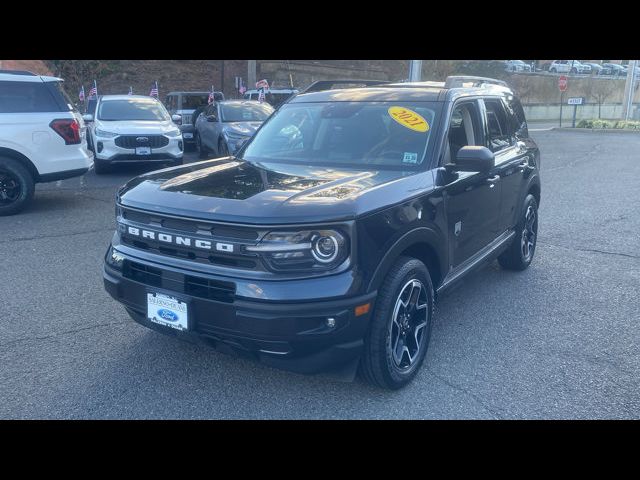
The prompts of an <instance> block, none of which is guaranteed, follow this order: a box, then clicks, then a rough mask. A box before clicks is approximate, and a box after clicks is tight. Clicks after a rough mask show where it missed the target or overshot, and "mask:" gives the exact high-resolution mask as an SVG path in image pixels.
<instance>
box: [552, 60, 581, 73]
mask: <svg viewBox="0 0 640 480" xmlns="http://www.w3.org/2000/svg"><path fill="white" fill-rule="evenodd" d="M549 71H550V72H551V73H584V74H590V73H591V65H587V64H584V63H580V62H579V61H578V60H554V61H553V62H551V65H549Z"/></svg>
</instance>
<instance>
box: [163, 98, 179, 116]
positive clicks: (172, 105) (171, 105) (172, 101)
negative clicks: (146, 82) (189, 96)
mask: <svg viewBox="0 0 640 480" xmlns="http://www.w3.org/2000/svg"><path fill="white" fill-rule="evenodd" d="M177 99H178V97H176V96H175V95H168V96H167V99H166V101H165V102H164V104H165V106H166V107H167V110H169V111H170V112H171V111H173V110H176V100H177Z"/></svg>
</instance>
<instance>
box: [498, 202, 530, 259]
mask: <svg viewBox="0 0 640 480" xmlns="http://www.w3.org/2000/svg"><path fill="white" fill-rule="evenodd" d="M537 238H538V202H537V201H536V198H535V197H534V196H533V195H531V194H529V195H527V198H525V200H524V205H523V208H522V211H521V213H520V218H519V220H518V224H517V225H516V235H515V237H514V239H513V242H512V243H511V245H510V246H509V248H508V249H507V250H505V251H504V252H503V253H502V254H501V255H500V256H499V257H498V263H500V266H501V267H502V268H504V269H506V270H524V269H525V268H527V267H528V266H529V265H530V264H531V261H532V260H533V254H534V253H535V251H536V240H537Z"/></svg>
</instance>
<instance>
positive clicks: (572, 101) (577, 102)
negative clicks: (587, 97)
mask: <svg viewBox="0 0 640 480" xmlns="http://www.w3.org/2000/svg"><path fill="white" fill-rule="evenodd" d="M583 101H584V97H571V98H570V99H569V100H567V104H568V105H582V102H583Z"/></svg>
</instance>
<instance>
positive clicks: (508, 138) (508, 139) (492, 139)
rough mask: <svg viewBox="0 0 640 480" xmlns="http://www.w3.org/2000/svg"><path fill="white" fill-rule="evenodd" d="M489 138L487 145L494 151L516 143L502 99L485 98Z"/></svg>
mask: <svg viewBox="0 0 640 480" xmlns="http://www.w3.org/2000/svg"><path fill="white" fill-rule="evenodd" d="M484 103H485V106H486V111H487V127H488V134H489V138H488V139H487V146H488V147H489V148H490V149H491V150H492V151H494V152H498V151H500V150H503V149H505V148H507V147H509V146H511V145H513V144H514V139H513V131H512V123H511V122H509V120H508V118H507V113H506V112H505V109H504V106H503V104H502V102H501V101H500V100H485V101H484Z"/></svg>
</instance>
